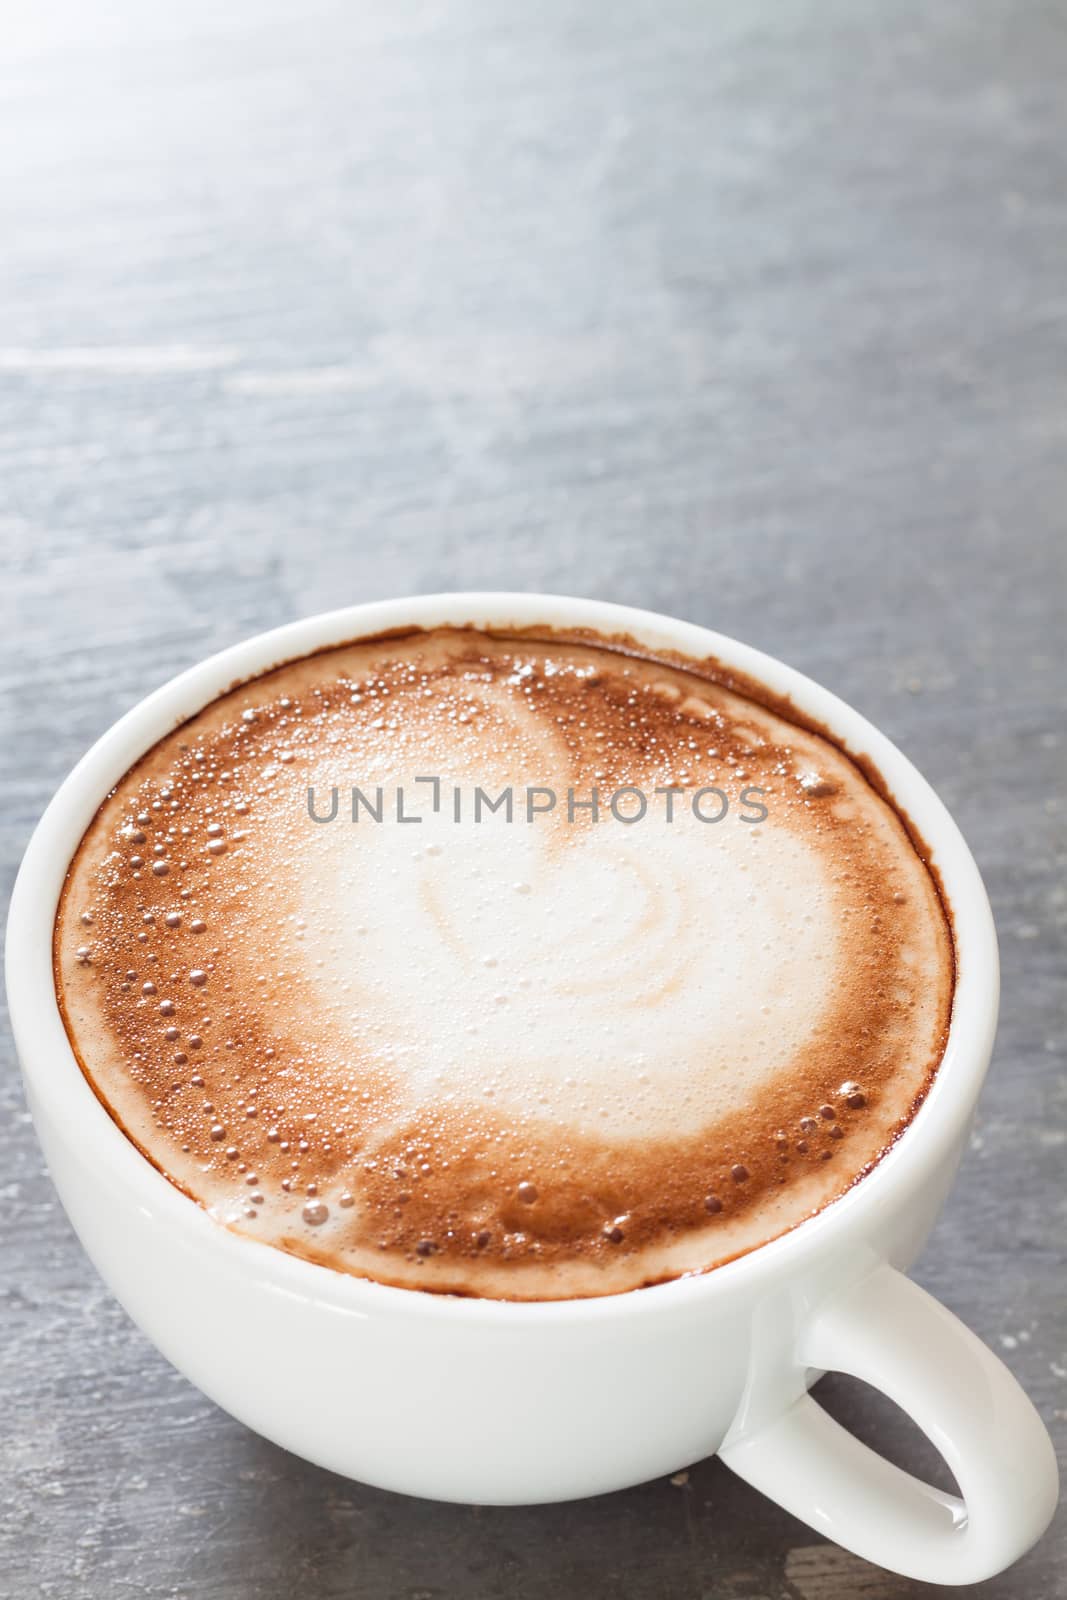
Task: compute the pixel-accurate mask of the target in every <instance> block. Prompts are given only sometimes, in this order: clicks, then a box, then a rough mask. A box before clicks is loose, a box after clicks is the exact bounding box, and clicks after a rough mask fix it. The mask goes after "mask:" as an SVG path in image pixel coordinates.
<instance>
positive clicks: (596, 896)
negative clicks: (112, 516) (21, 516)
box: [55, 629, 954, 1299]
mask: <svg viewBox="0 0 1067 1600" xmlns="http://www.w3.org/2000/svg"><path fill="white" fill-rule="evenodd" d="M55 969H56V985H57V993H58V996H59V999H60V1003H61V1007H62V1010H63V1015H64V1020H65V1023H66V1027H67V1032H68V1035H69V1037H70V1040H71V1043H72V1045H73V1047H74V1049H75V1051H76V1053H77V1055H78V1058H79V1060H80V1062H81V1064H82V1068H83V1070H84V1072H85V1075H86V1077H87V1078H88V1080H89V1082H90V1084H91V1085H92V1086H93V1088H94V1090H95V1092H96V1094H97V1096H98V1097H99V1099H100V1100H101V1101H102V1103H103V1104H104V1106H105V1107H106V1108H107V1109H108V1111H109V1112H110V1113H111V1115H112V1116H113V1118H114V1119H115V1120H116V1122H117V1123H118V1124H119V1125H120V1127H122V1128H123V1130H124V1131H125V1132H126V1134H127V1135H128V1137H129V1138H130V1139H131V1140H132V1141H133V1142H134V1143H135V1144H136V1145H137V1146H138V1147H139V1148H140V1150H141V1151H142V1152H143V1153H144V1154H145V1156H147V1158H148V1159H149V1160H150V1161H152V1162H153V1163H154V1164H155V1165H156V1166H157V1167H158V1168H159V1169H160V1171H162V1172H163V1173H164V1174H165V1175H166V1176H167V1177H168V1178H169V1179H170V1180H171V1181H172V1182H173V1183H175V1184H176V1185H177V1186H178V1187H180V1188H181V1189H183V1190H184V1191H185V1192H186V1193H187V1194H189V1195H190V1196H192V1197H193V1198H194V1199H195V1200H197V1201H198V1202H199V1203H200V1204H201V1205H203V1206H204V1207H205V1208H206V1209H207V1210H208V1211H209V1212H210V1213H211V1214H212V1215H213V1216H215V1217H216V1218H218V1219H219V1221H220V1222H222V1223H225V1224H226V1225H228V1226H230V1227H231V1228H233V1229H235V1230H236V1231H238V1232H241V1233H244V1234H247V1235H248V1236H249V1237H251V1238H256V1239H259V1240H262V1241H263V1242H265V1243H267V1244H270V1245H273V1246H276V1247H278V1248H280V1249H284V1250H287V1251H290V1252H292V1253H294V1254H297V1255H300V1256H304V1257H306V1258H308V1259H310V1260H312V1261H316V1262H320V1263H323V1264H325V1265H328V1266H331V1267H335V1268H338V1269H340V1270H344V1271H349V1272H352V1273H356V1274H358V1275H362V1276H365V1277H370V1278H373V1279H376V1280H378V1281H380V1282H383V1283H387V1284H395V1285H401V1286H408V1287H417V1288H425V1289H435V1290H442V1291H451V1292H455V1293H461V1294H470V1295H481V1296H496V1297H502V1298H506V1299H551V1298H559V1297H565V1296H587V1295H597V1294H606V1293H613V1292H617V1291H621V1290H625V1289H630V1288H634V1287H637V1286H640V1285H643V1284H648V1283H653V1282H657V1281H661V1280H664V1279H668V1278H673V1277H677V1276H679V1275H681V1274H684V1273H687V1272H692V1271H702V1270H707V1269H709V1268H711V1267H714V1266H716V1265H718V1264H721V1263H722V1262H723V1261H725V1260H728V1259H730V1258H732V1257H734V1256H737V1255H739V1254H741V1253H743V1252H745V1251H748V1250H751V1249H753V1248H755V1247H756V1246H758V1245H760V1244H762V1243H765V1242H766V1241H767V1240H769V1239H772V1238H774V1237H775V1236H776V1235H778V1234H780V1233H782V1232H784V1231H786V1230H787V1229H789V1228H791V1227H793V1226H795V1225H796V1224H797V1223H799V1222H800V1221H802V1220H803V1219H804V1218H805V1217H807V1216H810V1215H811V1214H812V1213H813V1212H815V1211H818V1210H819V1209H820V1208H821V1207H823V1206H825V1205H827V1204H829V1203H830V1202H831V1201H833V1200H834V1199H836V1198H837V1197H838V1196H840V1195H841V1194H842V1193H843V1192H844V1191H845V1190H846V1189H848V1188H849V1187H850V1185H852V1184H853V1183H855V1182H856V1181H857V1180H858V1179H860V1178H862V1177H863V1175H864V1174H865V1173H866V1172H867V1171H868V1170H869V1169H870V1167H871V1166H872V1165H873V1164H874V1163H876V1162H877V1161H878V1160H879V1158H880V1156H881V1155H883V1154H884V1152H885V1151H886V1150H887V1149H888V1147H889V1146H890V1145H891V1144H892V1143H893V1141H894V1140H895V1139H896V1138H897V1136H898V1135H899V1134H900V1132H901V1131H902V1129H903V1128H904V1127H905V1126H906V1124H907V1122H908V1120H909V1119H910V1117H911V1116H912V1114H913V1113H914V1111H915V1109H916V1107H917V1106H918V1104H919V1103H920V1101H921V1100H922V1098H923V1096H924V1094H925V1093H926V1090H927V1088H928V1087H929V1084H930V1081H931V1078H932V1075H933V1073H934V1072H935V1070H936V1067H937V1064H938V1062H939V1060H940V1056H941V1053H942V1050H943V1048H944V1043H945V1038H946V1034H947V1029H948V1023H949V1015H950V1010H951V1003H952V994H953V981H954V956H953V944H952V938H951V931H950V927H949V923H948V919H947V916H946V912H945V909H944V907H943V905H942V902H941V899H940V896H939V893H938V888H937V885H936V883H935V881H934V879H933V877H932V875H931V873H930V871H929V870H928V867H927V865H926V864H925V861H924V850H923V846H922V843H921V841H919V840H917V839H914V838H913V837H912V836H911V835H910V833H909V831H908V828H907V827H906V825H905V821H904V819H902V817H901V816H900V815H899V814H898V813H897V812H896V811H895V810H894V808H893V807H892V805H891V804H890V802H889V800H888V799H887V798H886V797H885V796H884V794H883V792H882V788H881V784H880V780H879V779H878V776H877V774H876V773H874V772H872V771H867V770H864V769H863V768H861V766H859V765H857V764H856V763H854V762H853V761H852V760H851V759H850V758H848V757H847V756H845V755H844V754H843V753H842V752H841V750H839V749H838V748H837V747H836V746H835V745H834V744H833V743H832V742H831V741H830V740H829V739H828V738H827V737H825V736H824V735H823V734H821V733H820V732H819V731H818V730H817V729H815V728H812V727H809V726H806V725H804V722H803V719H802V718H801V717H800V716H799V715H798V714H797V713H795V712H794V711H793V710H792V709H791V708H790V707H788V706H782V705H776V704H775V703H774V702H773V700H772V698H771V697H770V696H769V695H768V694H767V693H766V692H765V691H763V690H761V689H760V688H759V687H758V686H756V685H752V684H749V683H741V682H739V681H738V680H737V679H736V678H735V677H731V676H730V675H728V674H726V673H724V672H721V671H720V670H719V669H718V668H717V667H716V665H715V663H713V662H705V663H695V662H685V661H682V660H652V659H648V658H647V657H646V656H643V655H642V654H641V653H640V652H639V651H637V650H636V649H635V648H632V647H630V646H629V645H628V642H627V641H625V640H613V641H608V640H603V639H598V638H596V637H595V636H592V635H590V636H581V637H577V636H563V635H560V634H553V633H552V632H551V631H550V630H547V629H546V630H542V631H541V632H540V634H539V636H534V635H533V634H524V635H504V634H501V635H490V634H487V633H484V632H478V631H475V630H473V629H439V630H433V631H430V632H411V633H409V634H405V635H403V636H398V637H391V638H383V639H379V640H371V641H367V642H361V643H356V644H352V645H347V646H343V647H340V648H337V649H333V650H327V651H322V652H320V653H319V654H316V655H314V656H309V657H307V658H305V659H302V660H298V661H294V662H290V663H288V664H286V665H284V666H281V667H279V668H277V669H275V670H274V671H272V672H269V673H266V674H264V675H263V676H261V677H259V678H256V679H254V680H252V681H250V682H248V683H246V684H244V685H243V686H241V687H239V688H236V689H234V690H233V691H232V692H231V693H229V694H227V695H225V696H224V697H223V698H221V699H219V700H217V701H215V702H214V703H213V704H211V705H209V706H208V707H206V708H205V710H203V711H202V712H200V713H199V714H198V715H197V716H195V717H193V718H192V719H191V720H190V721H189V722H187V723H185V724H184V725H183V726H182V727H180V728H177V729H176V730H175V731H174V732H172V733H171V734H169V735H168V736H167V737H165V738H164V739H162V740H161V741H160V742H159V743H158V744H157V745H156V746H155V747H154V748H153V749H152V750H150V751H149V752H148V754H147V755H146V756H145V757H144V758H143V759H142V760H141V761H140V762H139V763H138V764H137V765H136V766H135V767H133V768H132V769H131V771H130V772H128V773H127V774H126V776H125V777H124V778H123V779H122V780H121V782H120V783H119V784H118V785H117V787H116V789H115V790H114V791H113V793H112V794H111V795H110V796H109V797H108V799H107V800H106V801H105V803H104V805H103V806H102V807H101V808H100V810H99V812H98V813H97V816H96V818H95V819H94V821H93V823H92V825H91V826H90V828H89V829H88V831H87V833H86V835H85V837H84V839H83V840H82V843H81V845H80V847H79V849H78V852H77V854H76V856H75V859H74V861H73V863H72V865H71V868H70V871H69V873H68V877H67V882H66V885H65V888H64V892H63V896H62V900H61V903H60V909H59V914H58V917H57V921H56V932H55Z"/></svg>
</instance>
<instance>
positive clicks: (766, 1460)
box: [720, 1265, 1058, 1584]
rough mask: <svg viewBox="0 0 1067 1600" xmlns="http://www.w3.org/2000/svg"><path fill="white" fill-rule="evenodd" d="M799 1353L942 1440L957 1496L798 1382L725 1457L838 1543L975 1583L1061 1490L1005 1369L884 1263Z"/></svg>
mask: <svg viewBox="0 0 1067 1600" xmlns="http://www.w3.org/2000/svg"><path fill="white" fill-rule="evenodd" d="M798 1361H799V1364H800V1365H801V1366H802V1367H803V1368H806V1369H815V1370H819V1371H828V1370H833V1371H835V1372H846V1373H849V1374H851V1376H852V1377H854V1378H860V1379H862V1380H863V1381H864V1382H865V1383H870V1384H873V1385H874V1387H875V1388H876V1389H880V1390H881V1391H882V1393H883V1394H885V1395H888V1396H889V1398H890V1399H891V1400H894V1401H895V1402H896V1403H897V1405H898V1406H900V1407H901V1408H902V1409H903V1410H904V1411H906V1412H907V1413H908V1415H909V1416H910V1417H911V1418H912V1419H913V1420H914V1421H915V1422H916V1423H917V1424H918V1426H919V1427H920V1428H921V1429H922V1431H923V1432H924V1433H925V1434H926V1435H927V1437H928V1438H929V1439H930V1440H931V1442H932V1443H933V1444H934V1445H935V1446H936V1447H937V1449H938V1450H939V1451H940V1452H941V1454H942V1456H943V1457H944V1458H945V1461H946V1462H947V1464H948V1466H949V1467H950V1469H951V1471H952V1473H953V1475H954V1476H955V1479H956V1482H957V1484H958V1485H959V1488H960V1492H961V1496H962V1498H960V1497H957V1496H956V1495H951V1494H944V1493H942V1491H941V1490H939V1489H935V1488H933V1487H932V1486H931V1485H930V1484H928V1483H924V1482H922V1480H921V1479H919V1478H914V1477H912V1476H911V1474H910V1473H907V1472H902V1471H901V1470H900V1468H899V1467H895V1466H893V1465H892V1463H891V1462H889V1461H886V1460H885V1458H884V1457H883V1456H880V1455H878V1454H877V1453H876V1452H875V1451H874V1450H871V1449H869V1448H868V1447H867V1445H865V1444H861V1442H860V1441H859V1440H858V1439H856V1438H855V1437H854V1436H853V1435H852V1434H851V1433H849V1432H848V1431H847V1430H846V1429H845V1428H842V1427H841V1426H840V1425H839V1424H838V1423H836V1422H835V1421H834V1420H833V1418H832V1417H830V1416H829V1415H828V1413H827V1412H825V1411H824V1410H823V1408H822V1407H821V1406H820V1405H819V1404H818V1403H817V1402H816V1401H815V1400H813V1399H812V1398H811V1397H810V1395H808V1394H807V1393H804V1394H802V1395H801V1396H800V1398H799V1399H798V1400H796V1401H795V1402H794V1403H793V1405H792V1406H790V1407H789V1409H788V1410H787V1411H786V1412H785V1413H784V1414H783V1415H780V1416H779V1417H777V1418H776V1419H775V1420H774V1421H772V1422H770V1423H767V1424H766V1425H764V1426H762V1427H757V1428H756V1429H755V1430H754V1431H753V1432H752V1433H750V1434H749V1433H746V1432H745V1431H744V1430H742V1431H741V1432H740V1433H739V1434H738V1435H737V1436H736V1438H730V1437H728V1439H727V1442H726V1444H725V1446H724V1447H723V1448H722V1450H721V1451H720V1454H721V1456H722V1459H723V1460H724V1461H725V1463H726V1465H727V1466H728V1467H730V1468H731V1470H732V1471H734V1472H736V1473H737V1474H738V1475H739V1476H740V1477H742V1478H744V1479H745V1481H746V1482H748V1483H750V1484H752V1485H753V1487H754V1488H756V1489H759V1490H761V1491H762V1493H764V1494H766V1495H769V1496H770V1498H771V1499H772V1500H775V1501H777V1502H778V1504H779V1505H781V1506H784V1507H785V1509H786V1510H787V1511H791V1512H792V1513H793V1515H794V1516H796V1517H799V1518H800V1519H801V1521H803V1522H806V1523H808V1524H809V1526H811V1527H812V1528H816V1529H817V1530H818V1531H819V1532H820V1533H824V1534H825V1535H826V1536H827V1538H829V1539H833V1540H834V1541H835V1543H837V1544H840V1545H844V1546H845V1548H846V1549H848V1550H852V1551H854V1552H855V1554H856V1555H858V1556H863V1557H865V1558H866V1560H868V1561H873V1562H876V1563H877V1564H878V1565H879V1566H882V1567H888V1568H889V1569H890V1571H892V1572H899V1573H901V1574H903V1576H905V1577H908V1578H918V1579H925V1580H926V1581H927V1582H932V1583H945V1584H962V1583H975V1582H978V1581H980V1580H981V1579H982V1578H988V1577H991V1576H992V1575H993V1574H994V1573H995V1572H1000V1571H1002V1570H1003V1568H1005V1567H1006V1566H1008V1565H1009V1564H1010V1563H1011V1562H1012V1561H1014V1560H1016V1558H1017V1557H1018V1556H1021V1555H1022V1554H1023V1552H1024V1551H1025V1550H1028V1549H1029V1548H1030V1546H1031V1545H1032V1544H1033V1543H1034V1542H1035V1540H1037V1539H1039V1538H1040V1536H1041V1534H1042V1533H1043V1532H1044V1531H1045V1528H1046V1527H1047V1526H1048V1524H1049V1521H1050V1520H1051V1517H1052V1513H1053V1511H1054V1510H1055V1507H1056V1499H1057V1494H1058V1473H1057V1470H1056V1458H1055V1454H1054V1453H1053V1449H1052V1442H1051V1440H1050V1439H1049V1436H1048V1434H1047V1432H1046V1431H1045V1426H1044V1424H1043V1423H1042V1421H1041V1419H1040V1417H1039V1416H1038V1414H1037V1412H1036V1411H1035V1410H1034V1408H1033V1406H1032V1405H1031V1403H1030V1401H1029V1400H1028V1399H1027V1397H1026V1395H1025V1394H1024V1393H1023V1391H1022V1389H1021V1388H1020V1387H1019V1385H1018V1383H1017V1382H1016V1381H1015V1379H1014V1378H1013V1377H1012V1375H1011V1373H1010V1372H1009V1371H1008V1369H1007V1367H1005V1366H1004V1364H1003V1363H1002V1362H1001V1361H998V1360H997V1358H996V1356H994V1355H993V1354H992V1352H991V1351H989V1350H987V1349H986V1347H985V1345H984V1344H982V1342H981V1340H979V1339H977V1338H976V1337H975V1335H974V1334H973V1333H971V1331H970V1329H968V1328H965V1327H964V1325H963V1323H962V1322H960V1321H959V1320H958V1318H956V1317H954V1316H953V1315H952V1313H951V1311H948V1310H946V1308H945V1307H944V1306H943V1305H941V1304H940V1303H939V1302H938V1301H937V1300H935V1299H934V1298H933V1297H932V1296H931V1295H928V1294H927V1293H926V1292H925V1290H923V1289H920V1288H919V1286H918V1284H916V1283H913V1282H912V1281H911V1280H910V1279H909V1278H906V1277H904V1275H903V1274H902V1273H900V1272H897V1271H896V1270H895V1269H894V1268H893V1267H890V1266H886V1265H882V1266H879V1267H877V1268H876V1269H875V1270H874V1271H873V1272H872V1273H871V1275H870V1276H869V1277H866V1278H864V1279H863V1280H862V1281H861V1282H859V1283H858V1284H855V1285H853V1286H852V1287H851V1288H849V1289H848V1290H846V1291H844V1292H843V1293H842V1294H840V1295H839V1296H838V1297H837V1298H835V1299H834V1300H832V1301H831V1302H830V1304H829V1305H828V1306H826V1307H825V1308H823V1309H822V1310H820V1311H819V1312H818V1313H817V1314H816V1316H815V1319H814V1321H813V1322H812V1323H811V1324H810V1325H809V1326H808V1328H807V1329H806V1331H805V1332H804V1333H803V1335H802V1337H801V1339H800V1344H799V1350H798Z"/></svg>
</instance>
